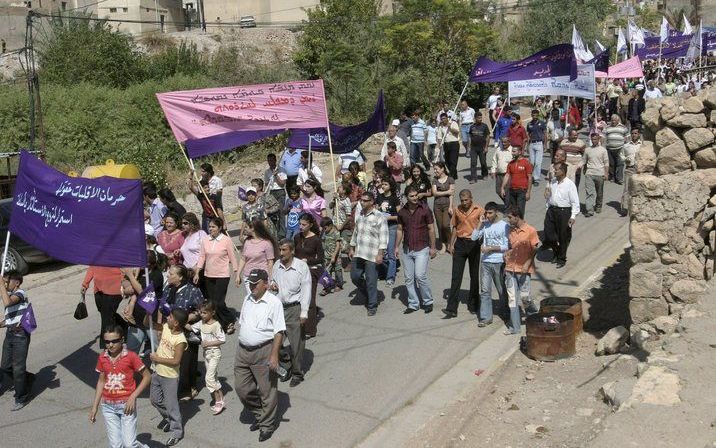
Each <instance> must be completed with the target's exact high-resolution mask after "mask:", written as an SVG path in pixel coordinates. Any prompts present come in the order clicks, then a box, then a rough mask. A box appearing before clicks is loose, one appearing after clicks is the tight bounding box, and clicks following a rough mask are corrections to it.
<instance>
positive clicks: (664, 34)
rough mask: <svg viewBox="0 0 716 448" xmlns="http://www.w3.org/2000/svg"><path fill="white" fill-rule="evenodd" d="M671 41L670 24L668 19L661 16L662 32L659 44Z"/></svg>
mask: <svg viewBox="0 0 716 448" xmlns="http://www.w3.org/2000/svg"><path fill="white" fill-rule="evenodd" d="M667 39H669V22H667V21H666V17H664V16H661V31H660V33H659V42H661V43H662V44H663V43H664V42H666V40H667Z"/></svg>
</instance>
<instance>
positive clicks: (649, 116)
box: [641, 107, 662, 133]
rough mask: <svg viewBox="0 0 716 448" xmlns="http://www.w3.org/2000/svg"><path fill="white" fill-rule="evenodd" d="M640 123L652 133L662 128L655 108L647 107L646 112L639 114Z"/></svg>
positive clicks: (657, 110)
mask: <svg viewBox="0 0 716 448" xmlns="http://www.w3.org/2000/svg"><path fill="white" fill-rule="evenodd" d="M641 121H642V123H644V126H646V128H647V129H648V130H649V131H651V132H652V133H654V132H656V131H658V130H659V129H661V127H662V121H661V117H660V115H659V109H658V108H657V107H647V108H646V110H645V111H644V112H642V113H641Z"/></svg>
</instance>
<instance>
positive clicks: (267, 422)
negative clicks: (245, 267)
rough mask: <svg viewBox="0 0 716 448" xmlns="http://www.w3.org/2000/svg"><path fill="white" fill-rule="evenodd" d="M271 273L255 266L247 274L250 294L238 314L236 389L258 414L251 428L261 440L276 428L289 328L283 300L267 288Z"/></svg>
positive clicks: (269, 436)
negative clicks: (282, 353) (279, 374)
mask: <svg viewBox="0 0 716 448" xmlns="http://www.w3.org/2000/svg"><path fill="white" fill-rule="evenodd" d="M268 279H269V277H268V274H267V273H266V271H264V270H263V269H254V270H252V271H251V273H250V274H249V276H248V278H247V280H246V281H247V282H248V284H249V288H250V289H251V294H249V295H247V296H246V298H245V299H244V304H243V306H242V307H241V315H240V316H241V317H239V347H238V348H237V350H236V359H235V361H234V381H235V385H236V393H237V394H238V395H239V398H240V399H241V403H243V405H244V407H246V409H248V410H249V411H250V412H251V413H252V414H254V416H255V417H256V422H255V423H253V424H252V425H251V430H252V431H256V430H258V429H260V430H261V433H260V434H259V442H263V441H266V440H268V439H270V438H271V436H272V435H273V432H274V431H275V430H276V426H277V425H276V423H277V422H276V408H277V405H278V391H277V388H276V385H277V375H276V370H277V368H278V366H279V364H278V354H279V350H280V349H281V343H282V341H283V332H284V331H286V322H285V321H284V317H283V305H281V301H280V300H279V299H278V297H276V296H275V295H273V294H272V293H270V292H268Z"/></svg>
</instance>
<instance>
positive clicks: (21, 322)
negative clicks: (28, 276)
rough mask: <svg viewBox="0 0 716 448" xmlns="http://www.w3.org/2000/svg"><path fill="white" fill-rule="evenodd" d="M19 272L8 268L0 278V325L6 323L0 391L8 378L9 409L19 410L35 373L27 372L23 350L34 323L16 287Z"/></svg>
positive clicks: (23, 295) (25, 348)
mask: <svg viewBox="0 0 716 448" xmlns="http://www.w3.org/2000/svg"><path fill="white" fill-rule="evenodd" d="M20 285H22V274H20V273H19V272H17V271H14V270H13V271H8V272H6V273H5V275H4V276H3V281H2V282H0V297H1V298H2V303H3V306H5V319H4V321H3V322H2V323H1V324H0V327H7V333H6V334H5V341H4V342H3V345H2V364H1V365H0V375H1V377H0V395H2V394H3V392H5V390H7V389H6V388H5V387H4V385H5V383H6V382H9V380H12V381H13V384H14V387H15V405H14V406H13V407H12V410H13V411H19V410H20V409H22V408H24V407H25V405H27V403H28V402H29V401H30V389H32V383H33V380H34V378H35V376H34V375H33V374H31V373H28V372H27V367H26V366H27V352H28V350H29V348H30V333H32V331H33V330H35V328H36V327H37V325H36V324H35V316H34V314H33V312H32V305H30V302H28V300H27V296H26V294H25V291H23V290H22V289H20Z"/></svg>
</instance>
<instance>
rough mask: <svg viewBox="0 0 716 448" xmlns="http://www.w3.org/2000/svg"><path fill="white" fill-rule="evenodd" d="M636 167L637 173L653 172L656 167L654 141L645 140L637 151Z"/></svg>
mask: <svg viewBox="0 0 716 448" xmlns="http://www.w3.org/2000/svg"><path fill="white" fill-rule="evenodd" d="M634 168H635V170H636V172H637V173H645V174H652V173H653V172H654V169H655V168H656V150H655V148H654V142H650V141H644V142H643V143H642V144H641V148H640V149H639V151H638V152H637V153H636V158H635V164H634Z"/></svg>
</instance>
